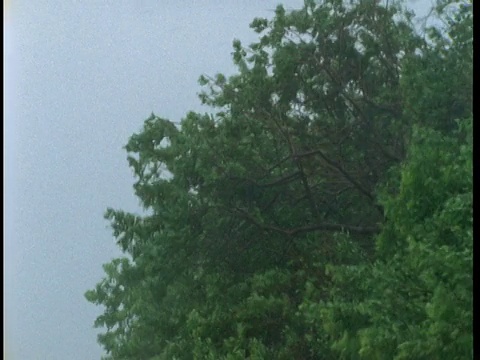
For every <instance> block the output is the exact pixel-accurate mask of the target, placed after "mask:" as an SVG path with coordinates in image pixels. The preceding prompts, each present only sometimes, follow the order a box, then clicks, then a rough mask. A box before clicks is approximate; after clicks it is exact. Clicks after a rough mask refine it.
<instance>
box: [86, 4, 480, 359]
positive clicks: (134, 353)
mask: <svg viewBox="0 0 480 360" xmlns="http://www.w3.org/2000/svg"><path fill="white" fill-rule="evenodd" d="M436 13H437V19H440V20H442V21H443V23H442V24H443V28H440V29H437V30H435V29H434V28H427V29H425V31H423V32H419V31H417V30H416V29H415V27H414V26H413V24H412V23H413V16H412V14H410V13H408V12H406V11H404V10H403V9H402V8H401V4H399V3H394V4H393V5H392V4H390V5H389V6H386V7H385V6H383V5H379V4H377V3H376V2H370V1H362V2H360V3H351V2H347V3H342V1H338V0H325V1H322V2H319V3H317V2H314V1H305V5H304V7H303V8H302V9H299V10H296V11H291V12H286V11H285V10H284V8H283V7H282V6H279V7H278V8H277V10H276V12H275V17H274V18H273V19H271V20H269V19H260V18H258V19H255V20H254V21H253V22H252V24H251V27H252V29H253V30H254V31H256V32H257V33H258V34H259V41H258V42H257V43H254V44H252V45H250V46H248V47H244V46H243V45H242V44H241V42H240V41H238V40H236V41H235V42H234V44H233V45H234V53H233V60H234V62H235V64H236V65H237V67H238V73H237V74H236V75H234V76H231V77H229V78H226V77H225V76H224V75H222V74H217V75H216V76H214V77H212V78H210V77H208V76H202V77H201V78H200V82H201V83H202V84H203V85H204V86H205V91H204V92H203V93H202V94H201V95H200V98H201V100H202V101H203V102H204V103H205V104H208V105H210V106H211V107H212V114H203V115H202V114H197V113H189V114H187V116H186V117H185V118H184V119H183V120H182V121H181V124H180V125H179V126H176V125H175V124H174V123H172V122H170V121H168V120H166V119H162V118H159V117H157V116H155V115H154V114H152V116H151V117H149V118H148V119H147V120H146V121H145V124H144V127H143V129H142V131H141V132H139V133H138V134H134V135H133V136H132V137H131V138H130V140H129V142H128V144H127V145H126V150H127V152H128V161H129V164H130V166H131V168H132V169H133V171H134V173H135V176H136V183H135V185H134V188H135V192H136V195H137V196H138V198H139V199H140V201H141V204H142V205H143V207H144V209H145V214H144V215H141V216H140V215H135V214H130V213H125V212H123V211H120V210H113V209H109V210H108V211H107V212H106V218H107V219H109V220H110V222H111V224H112V229H113V234H114V236H115V238H116V239H117V242H118V245H119V246H120V247H121V248H122V250H123V251H124V253H125V257H124V258H121V259H115V260H113V261H112V262H111V263H109V264H106V265H105V266H104V270H105V278H104V279H103V280H102V281H101V282H100V283H98V284H97V286H96V287H95V289H93V290H90V291H88V292H87V293H86V297H87V300H88V301H90V302H92V303H95V304H98V305H102V306H103V307H104V312H103V314H102V315H101V316H99V317H98V318H97V320H96V321H95V326H97V327H102V328H104V329H105V332H104V333H103V334H101V335H100V336H99V342H100V343H101V344H102V346H103V347H104V349H105V350H106V352H107V354H108V355H107V357H106V359H152V360H155V359H156V360H158V359H245V358H249V359H340V358H344V359H386V358H388V359H390V358H391V359H437V358H438V359H440V358H449V359H465V358H471V357H472V343H473V340H472V333H473V331H472V325H471V322H472V309H471V308H472V291H473V290H472V289H473V287H472V237H473V235H472V159H471V157H472V155H471V154H472V141H471V133H472V130H471V129H472V120H471V107H472V94H471V90H472V64H473V60H472V45H471V38H472V14H471V3H470V4H464V5H462V6H460V7H452V4H448V3H442V4H439V6H438V7H437V11H436Z"/></svg>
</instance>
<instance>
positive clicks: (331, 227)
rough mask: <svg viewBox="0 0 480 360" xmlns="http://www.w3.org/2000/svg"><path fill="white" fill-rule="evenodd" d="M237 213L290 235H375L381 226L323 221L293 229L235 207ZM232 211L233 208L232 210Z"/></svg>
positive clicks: (257, 223)
mask: <svg viewBox="0 0 480 360" xmlns="http://www.w3.org/2000/svg"><path fill="white" fill-rule="evenodd" d="M233 210H234V212H235V213H236V214H239V215H241V216H242V217H243V218H244V219H246V220H248V221H250V222H251V223H253V224H254V225H256V226H257V227H259V228H261V229H263V230H265V231H275V232H278V233H281V234H284V235H288V236H295V235H299V234H302V233H308V232H314V231H348V232H351V233H356V234H364V235H374V234H376V233H378V232H379V231H380V228H379V227H376V226H375V227H370V226H365V227H363V226H354V225H347V224H335V223H323V224H313V225H308V226H301V227H297V228H293V229H284V228H281V227H278V226H274V225H269V224H264V223H262V222H260V221H259V220H258V219H256V218H255V217H254V216H253V215H252V214H249V213H248V212H247V211H245V210H243V209H240V208H234V209H233ZM230 211H231V210H230Z"/></svg>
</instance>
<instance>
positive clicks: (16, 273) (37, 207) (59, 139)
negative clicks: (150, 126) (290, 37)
mask: <svg viewBox="0 0 480 360" xmlns="http://www.w3.org/2000/svg"><path fill="white" fill-rule="evenodd" d="M278 3H280V1H273V0H262V1H258V0H222V1H213V0H203V1H200V0H191V1H179V0H156V1H155V0H76V1H75V0H69V1H65V0H31V1H27V0H10V1H9V2H8V6H7V8H6V11H5V14H6V15H4V29H5V35H4V53H5V55H4V59H5V65H4V75H5V80H4V81H5V82H4V89H5V96H4V106H5V110H4V115H5V119H6V121H5V125H4V126H5V139H4V142H5V145H4V146H5V155H4V156H5V157H4V159H5V165H4V166H5V189H4V194H5V203H4V207H5V220H4V221H5V242H4V250H5V251H4V253H5V294H4V298H5V318H6V323H5V327H6V328H5V329H6V332H5V334H6V349H7V356H8V359H9V360H66V359H68V360H90V359H91V360H95V359H97V360H98V359H100V356H101V354H102V349H101V347H100V346H99V345H98V344H97V342H96V336H97V333H98V330H96V329H94V328H93V322H94V320H95V318H96V316H98V315H99V314H100V313H101V311H102V309H101V308H100V307H96V306H94V305H93V304H90V303H88V302H87V301H86V300H85V299H84V296H83V294H84V293H85V291H86V290H88V289H92V288H93V287H94V286H95V284H96V283H97V282H99V281H100V280H101V279H102V277H103V276H104V273H103V270H102V267H101V265H102V264H103V263H106V262H108V261H110V259H112V258H113V257H117V256H119V255H120V252H119V250H118V249H117V247H116V245H115V242H114V239H113V238H112V236H111V231H110V229H109V227H108V222H107V221H105V220H104V219H103V213H104V211H105V209H106V208H107V207H114V208H119V209H123V210H127V211H139V208H138V202H137V200H136V198H135V197H134V195H133V189H132V185H133V182H134V179H133V176H132V173H131V171H130V169H129V168H128V164H127V161H126V153H125V151H124V150H123V149H122V146H123V145H125V144H126V142H127V141H128V138H129V136H130V135H132V134H133V133H134V132H137V131H139V130H140V129H141V127H142V124H143V121H144V120H145V119H146V118H147V117H148V116H149V115H150V114H151V112H152V111H153V112H155V114H156V115H158V116H161V117H165V118H169V119H170V120H174V121H179V120H180V119H181V118H182V117H183V116H184V115H185V114H186V113H187V111H189V110H195V111H206V109H203V108H202V107H200V101H199V100H198V98H197V93H198V92H199V91H200V87H199V85H198V84H197V79H198V77H199V76H200V75H201V74H208V75H214V74H215V73H217V72H222V73H226V74H232V72H233V70H234V67H233V65H232V61H231V55H230V54H231V52H232V40H233V39H234V38H239V39H240V40H242V42H243V43H244V44H248V43H251V42H253V41H255V40H256V34H255V33H254V32H253V31H251V30H250V29H249V26H248V24H249V23H250V22H251V21H252V20H253V18H254V17H257V16H266V17H271V16H272V15H273V10H274V9H275V7H276V5H277V4H278ZM281 3H283V4H284V5H285V6H286V8H287V9H288V8H297V7H300V6H301V5H302V4H303V1H302V0H286V1H283V2H281ZM430 3H431V2H430V0H425V1H423V0H417V1H416V2H415V4H414V8H417V9H419V8H422V10H424V9H425V8H426V7H427V6H429V5H430Z"/></svg>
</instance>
